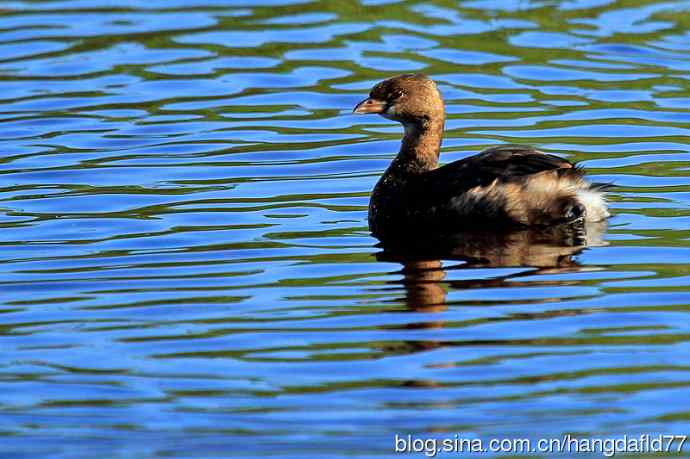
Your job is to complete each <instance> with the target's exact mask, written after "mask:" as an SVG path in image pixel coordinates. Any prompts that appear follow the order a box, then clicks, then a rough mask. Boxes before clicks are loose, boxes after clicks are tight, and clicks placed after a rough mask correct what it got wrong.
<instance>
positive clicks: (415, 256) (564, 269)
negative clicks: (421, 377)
mask: <svg viewBox="0 0 690 459" xmlns="http://www.w3.org/2000/svg"><path fill="white" fill-rule="evenodd" d="M606 226H607V225H606V222H595V223H588V224H587V226H586V227H582V226H579V227H578V226H560V227H559V226H555V227H550V228H525V229H521V230H516V231H506V232H478V231H477V232H469V233H460V234H455V235H453V236H452V237H444V238H443V239H442V240H441V239H439V240H433V241H428V242H425V243H423V244H421V243H420V242H419V240H418V239H417V240H413V239H408V240H405V239H401V240H397V241H386V242H385V243H382V244H381V248H382V249H383V250H382V251H381V252H379V253H378V254H377V259H378V260H381V261H394V262H398V263H401V264H402V271H401V274H402V279H400V280H399V281H396V283H401V284H402V286H403V287H404V290H405V297H404V304H405V305H406V309H407V310H408V311H412V312H418V313H441V312H444V311H446V310H447V308H448V306H447V292H448V290H449V289H452V290H462V289H477V290H480V289H482V288H488V287H492V288H495V287H510V286H515V283H516V282H519V280H520V277H526V276H535V275H540V274H557V273H572V272H579V271H584V270H591V269H594V268H593V267H591V266H590V267H583V266H581V265H580V264H579V263H578V261H577V259H576V256H577V255H578V254H580V253H581V252H582V251H583V250H585V249H586V248H587V247H592V246H601V245H605V244H606V243H605V242H604V241H603V234H604V232H605V230H606ZM442 260H446V261H451V262H453V261H456V262H458V263H453V264H452V265H451V266H450V268H444V266H443V264H442ZM509 267H530V268H534V269H529V270H521V271H518V272H514V271H513V272H510V273H508V274H504V275H501V276H491V277H488V278H487V277H479V278H470V279H463V280H452V281H445V279H446V275H447V269H453V270H463V269H478V268H509ZM482 274H484V275H486V274H487V273H486V272H485V271H484V272H482ZM527 282H529V283H530V285H542V286H543V285H564V283H565V281H556V280H554V281H549V280H539V281H534V280H530V281H527ZM477 301H478V304H481V303H480V302H481V298H478V299H477ZM581 313H583V312H582V311H578V310H573V309H568V310H565V311H541V312H538V313H535V314H534V315H535V317H534V318H545V317H547V316H557V315H573V314H581ZM522 315H524V316H528V314H521V316H522ZM525 318H528V317H525ZM444 326H445V322H444V321H443V320H426V321H424V322H415V323H406V324H404V325H400V326H396V327H394V328H399V329H409V330H419V329H438V328H443V327H444ZM400 344H402V343H400ZM445 344H450V343H445ZM453 344H455V345H458V344H460V343H453ZM443 345H444V343H443V342H439V341H429V340H424V341H407V342H405V344H404V346H405V348H406V349H405V350H402V349H399V351H402V352H403V353H405V352H419V351H424V350H430V349H434V348H437V347H440V346H443Z"/></svg>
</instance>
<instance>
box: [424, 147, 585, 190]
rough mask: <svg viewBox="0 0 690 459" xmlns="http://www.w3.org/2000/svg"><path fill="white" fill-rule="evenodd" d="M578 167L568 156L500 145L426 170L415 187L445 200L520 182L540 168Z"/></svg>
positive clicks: (541, 169) (545, 169)
mask: <svg viewBox="0 0 690 459" xmlns="http://www.w3.org/2000/svg"><path fill="white" fill-rule="evenodd" d="M574 168H575V166H574V165H573V164H572V163H570V162H568V161H566V160H565V159H563V158H560V157H558V156H555V155H550V154H547V153H544V152H541V151H539V150H535V149H534V148H532V147H528V146H522V145H500V146H497V147H492V148H489V149H487V150H484V151H483V152H481V153H479V154H478V155H475V156H472V157H469V158H465V159H462V160H460V161H455V162H452V163H450V164H446V165H445V166H442V167H439V168H438V169H434V170H433V171H429V172H427V173H424V174H422V175H421V176H419V180H418V181H417V183H416V185H417V186H416V187H415V188H417V190H418V191H419V195H421V196H424V197H425V198H427V199H428V200H429V201H430V202H442V201H444V200H447V199H451V198H453V197H454V196H458V195H460V194H462V193H464V192H466V191H468V190H470V189H472V188H475V187H484V186H489V185H491V184H492V183H494V182H496V181H498V182H499V183H510V182H520V181H523V180H525V179H526V178H528V177H530V176H532V175H534V174H538V173H540V172H545V171H551V170H559V169H563V172H566V170H571V171H570V172H575V170H574ZM559 172H560V171H559Z"/></svg>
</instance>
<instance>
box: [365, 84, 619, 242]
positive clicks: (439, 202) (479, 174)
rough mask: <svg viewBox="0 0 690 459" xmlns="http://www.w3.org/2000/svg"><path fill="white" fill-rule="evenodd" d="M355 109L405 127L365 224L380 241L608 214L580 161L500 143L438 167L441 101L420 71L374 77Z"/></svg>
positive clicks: (576, 221)
mask: <svg viewBox="0 0 690 459" xmlns="http://www.w3.org/2000/svg"><path fill="white" fill-rule="evenodd" d="M353 113H355V114H378V115H381V116H383V117H384V118H387V119H389V120H393V121H397V122H399V123H401V124H402V126H403V128H404V135H403V138H402V142H401V145H400V151H399V152H398V154H397V156H396V157H395V158H394V159H393V160H392V162H391V163H390V165H389V166H388V168H387V169H386V171H385V172H384V173H383V175H382V176H381V177H380V179H379V180H378V182H377V183H376V185H375V187H374V189H373V191H372V193H371V198H370V201H369V211H368V223H369V230H370V232H371V233H372V235H374V236H375V237H377V238H378V239H380V240H385V239H391V238H397V237H399V236H402V235H405V236H407V235H410V234H411V235H415V236H418V237H424V235H430V234H442V233H453V232H459V231H468V230H473V229H481V230H484V231H491V230H501V229H508V228H512V229H516V228H528V227H539V226H550V225H557V224H584V223H586V222H598V221H603V220H605V219H606V218H608V217H609V212H608V206H607V203H606V200H605V197H604V192H605V191H606V189H607V188H608V187H610V186H611V184H601V183H591V182H589V181H588V180H586V178H585V172H584V170H583V169H582V168H581V167H579V166H578V165H576V164H574V163H571V162H569V161H568V160H566V159H564V158H561V157H560V156H557V155H553V154H548V153H545V152H542V151H540V150H538V149H535V148H533V147H530V146H525V145H514V144H505V145H498V146H494V147H491V148H488V149H486V150H484V151H482V152H480V153H478V154H476V155H474V156H470V157H467V158H464V159H461V160H459V161H454V162H451V163H448V164H445V165H443V166H440V165H439V155H440V151H441V141H442V138H443V131H444V124H445V107H444V101H443V98H442V96H441V93H440V91H439V89H438V87H437V85H436V83H435V82H434V81H433V80H432V79H431V78H429V77H428V76H426V75H423V74H419V73H417V74H404V75H398V76H395V77H392V78H389V79H386V80H384V81H381V82H379V83H377V84H376V85H375V86H374V87H373V88H372V89H371V91H370V93H369V97H367V98H366V99H364V100H363V101H361V102H360V103H358V104H357V105H356V106H355V108H354V109H353Z"/></svg>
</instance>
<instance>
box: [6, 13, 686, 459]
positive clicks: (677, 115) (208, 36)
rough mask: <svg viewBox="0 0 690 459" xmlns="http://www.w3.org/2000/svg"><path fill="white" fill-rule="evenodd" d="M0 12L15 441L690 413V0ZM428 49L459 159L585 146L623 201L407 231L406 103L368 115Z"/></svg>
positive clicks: (601, 177)
mask: <svg viewBox="0 0 690 459" xmlns="http://www.w3.org/2000/svg"><path fill="white" fill-rule="evenodd" d="M0 11H1V15H0V77H1V78H0V122H1V123H2V130H0V144H1V146H2V152H3V155H2V161H1V163H0V192H1V194H0V200H1V202H0V225H1V226H2V229H3V231H2V232H0V244H1V245H2V248H1V250H0V270H1V276H0V295H1V298H2V309H0V313H1V314H0V435H2V441H1V442H0V452H2V454H3V457H11V458H23V457H26V458H37V457H50V458H70V459H71V458H93V457H103V458H106V457H107V458H110V457H113V458H153V457H175V458H183V457H185V458H186V457H194V458H221V457H223V458H225V457H238V458H246V457H281V458H300V459H303V458H341V457H343V458H344V457H362V458H364V457H381V458H393V457H424V456H423V454H422V453H417V454H412V453H410V454H409V455H402V456H401V455H400V454H396V453H395V451H394V448H395V442H394V439H395V435H396V434H398V435H408V434H409V435H414V436H417V437H420V438H432V437H433V438H443V437H448V438H452V437H453V436H454V435H455V434H458V435H460V436H463V437H472V438H482V439H485V440H488V439H490V438H495V437H498V438H519V437H526V438H532V439H537V438H551V437H559V436H562V435H564V434H567V433H570V434H573V435H577V436H580V437H583V438H588V437H597V436H598V437H611V438H612V437H618V436H621V435H623V434H629V435H638V434H645V433H649V434H654V435H656V434H660V433H663V434H687V433H688V432H689V431H690V407H688V402H687V400H688V399H690V153H688V151H689V150H690V127H689V126H688V122H689V121H690V108H689V107H690V91H689V89H688V88H689V82H688V75H689V74H690V72H689V70H690V53H688V51H690V34H689V33H688V32H687V30H688V27H690V20H689V19H688V18H690V2H654V1H648V0H647V1H645V0H640V1H635V2H632V1H621V2H613V1H609V0H570V1H562V2H559V1H526V0H520V1H518V0H514V1H512V0H510V1H501V2H497V1H485V0H475V1H461V2H445V1H434V2H418V1H412V0H411V1H400V2H397V1H395V0H392V1H391V0H362V1H361V2H359V3H358V2H327V1H308V0H303V1H294V2H289V1H271V0H258V1H249V0H230V1H229V2H217V1H213V0H194V1H180V0H174V1H170V0H166V1H162V0H148V1H134V0H132V1H120V2H97V1H94V0H74V1H68V0H65V1H59V0H55V1H2V2H0ZM413 71H422V72H425V73H427V74H429V75H430V76H432V77H433V78H434V79H435V80H436V81H437V82H438V84H439V87H440V89H441V91H442V93H443V95H444V98H445V100H446V103H447V111H448V115H449V119H448V121H447V133H446V139H445V141H444V144H443V155H442V161H445V162H448V161H453V160H457V159H460V158H463V157H466V156H468V155H470V154H473V153H475V152H477V151H478V150H480V149H482V148H485V147H488V146H491V145H496V144H500V143H505V142H511V143H527V144H533V145H537V146H539V147H540V148H541V149H543V150H545V151H548V152H551V153H555V154H559V155H562V156H565V157H567V158H568V159H570V160H573V161H580V162H581V163H582V164H583V165H584V166H585V167H586V168H587V169H588V170H589V173H590V175H591V176H592V177H593V180H595V181H601V182H613V183H615V184H616V185H617V187H616V188H615V189H613V190H612V191H611V193H610V194H609V199H610V202H611V210H612V214H613V217H612V218H611V219H610V221H609V223H608V228H600V229H599V234H598V235H597V237H596V238H595V239H596V240H594V241H592V244H591V245H590V247H588V248H586V249H584V250H572V249H567V248H562V247H561V248H557V249H556V248H554V247H549V246H548V245H539V244H532V243H529V240H526V239H521V238H518V239H516V240H514V241H510V244H508V245H509V249H510V250H508V252H509V253H501V254H500V257H499V256H493V255H487V254H486V253H483V254H479V255H482V256H483V257H484V258H481V257H480V260H479V261H477V260H476V259H475V261H471V260H470V261H468V259H467V257H466V256H465V257H464V258H463V256H460V255H463V254H464V255H468V253H467V250H465V252H463V254H460V255H458V253H456V254H455V255H453V254H447V255H434V254H427V255H426V256H419V257H417V258H415V259H413V260H409V259H404V258H400V257H396V256H391V255H390V254H387V253H385V252H384V251H383V249H382V248H381V247H378V246H377V243H378V241H377V240H376V239H374V238H372V237H371V236H370V235H369V233H368V230H367V224H366V209H367V203H368V196H369V193H370V190H371V189H372V187H373V185H374V183H375V182H376V180H377V178H378V177H379V175H380V174H381V172H382V171H383V169H384V168H385V167H386V166H387V164H388V163H389V161H390V160H391V158H392V157H393V155H394V154H395V153H396V152H397V148H398V142H399V139H400V136H401V128H400V127H399V126H398V125H396V124H394V123H391V122H389V121H387V120H385V119H382V118H376V117H363V116H354V115H351V114H350V112H351V109H352V107H353V106H354V105H355V104H356V103H357V102H358V101H360V100H361V99H362V98H363V97H365V96H366V94H367V93H368V91H369V88H370V87H371V86H372V85H373V84H374V83H375V82H377V81H379V80H381V79H384V78H387V77H389V76H392V75H395V74H398V73H402V72H413ZM526 241H527V243H526ZM470 255H477V254H476V253H472V254H470ZM494 255H495V254H494ZM686 446H687V447H688V448H690V445H686ZM689 451H690V450H689ZM684 454H685V456H683V457H689V453H688V451H686V452H685V453H684ZM461 456H462V455H458V454H450V455H446V456H445V457H461ZM593 456H594V457H601V456H600V455H596V454H595V455H593ZM676 456H682V454H678V455H676ZM441 457H444V456H441ZM473 457H477V456H476V455H475V456H473ZM562 457H568V456H567V455H566V456H562ZM641 457H649V455H644V454H643V455H641Z"/></svg>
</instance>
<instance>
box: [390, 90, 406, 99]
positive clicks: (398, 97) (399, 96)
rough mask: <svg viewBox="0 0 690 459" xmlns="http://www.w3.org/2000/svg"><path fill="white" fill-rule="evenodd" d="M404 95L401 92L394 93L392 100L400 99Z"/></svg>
mask: <svg viewBox="0 0 690 459" xmlns="http://www.w3.org/2000/svg"><path fill="white" fill-rule="evenodd" d="M403 95H404V93H403V92H402V91H400V90H397V91H393V94H391V97H390V100H396V99H400V98H401V97H402V96H403Z"/></svg>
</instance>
